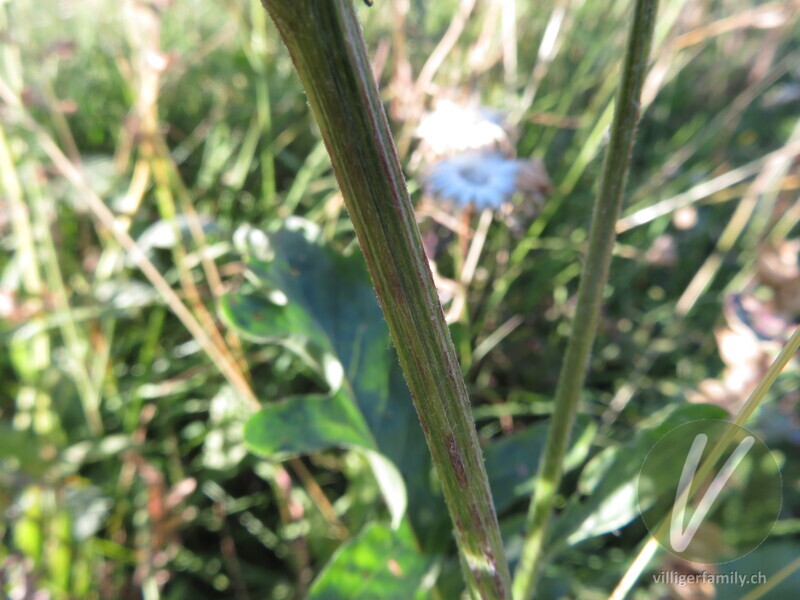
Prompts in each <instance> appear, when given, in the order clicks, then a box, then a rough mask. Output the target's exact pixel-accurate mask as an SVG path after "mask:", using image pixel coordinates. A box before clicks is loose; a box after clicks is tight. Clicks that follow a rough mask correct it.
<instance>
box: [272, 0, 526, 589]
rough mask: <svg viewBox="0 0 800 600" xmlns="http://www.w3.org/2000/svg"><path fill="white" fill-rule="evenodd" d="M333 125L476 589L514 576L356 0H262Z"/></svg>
mask: <svg viewBox="0 0 800 600" xmlns="http://www.w3.org/2000/svg"><path fill="white" fill-rule="evenodd" d="M263 3H264V6H265V7H266V9H267V11H268V12H269V14H270V16H271V17H272V19H273V21H274V22H275V24H276V25H277V27H278V31H279V32H280V35H281V37H282V39H283V41H284V43H285V44H286V46H287V48H288V50H289V54H290V55H291V57H292V60H293V62H294V65H295V68H296V69H297V72H298V74H299V75H300V79H301V81H302V83H303V86H304V88H305V90H306V93H307V94H308V99H309V103H310V105H311V109H312V111H313V113H314V117H315V119H316V121H317V123H318V125H319V127H320V131H321V132H322V137H323V140H324V141H325V146H326V147H327V149H328V153H329V154H330V157H331V162H332V163H333V168H334V172H335V174H336V178H337V181H338V182H339V187H340V189H341V191H342V195H343V197H344V200H345V204H346V206H347V209H348V211H349V213H350V218H351V219H352V221H353V226H354V229H355V231H356V234H357V236H358V240H359V243H360V245H361V249H362V251H363V252H364V255H365V257H366V260H367V266H368V267H369V271H370V275H371V276H372V281H373V283H374V284H375V288H376V291H377V294H378V299H379V300H380V303H381V306H382V308H383V312H384V315H385V317H386V321H387V323H388V325H389V332H390V334H391V336H392V340H393V341H394V344H395V347H396V349H397V354H398V357H399V359H400V365H401V367H402V369H403V374H404V375H405V377H406V381H407V382H408V385H409V388H410V390H411V395H412V398H413V400H414V405H415V407H416V409H417V413H418V415H419V418H420V423H421V425H422V429H423V431H424V433H425V437H426V440H427V442H428V447H429V449H430V451H431V456H432V458H433V462H434V465H435V466H436V469H437V472H438V474H439V478H440V480H441V484H442V490H443V492H444V497H445V500H446V502H447V507H448V509H449V511H450V515H451V517H452V519H453V523H454V525H455V533H456V541H457V543H458V546H459V550H460V553H461V564H462V565H463V567H464V575H465V579H466V584H467V589H468V590H469V591H470V593H471V594H472V596H473V597H477V598H486V599H502V598H510V587H511V583H510V580H511V578H510V574H509V570H508V564H507V562H506V558H505V553H504V550H503V543H502V539H501V537H500V529H499V526H498V523H497V517H496V515H495V511H494V506H493V503H492V496H491V492H490V490H489V483H488V477H487V475H486V470H485V468H484V465H483V456H482V453H481V450H480V447H479V445H478V438H477V433H476V431H475V424H474V421H473V418H472V413H471V410H470V404H469V397H468V394H467V390H466V385H465V384H464V379H463V377H462V374H461V369H460V366H459V364H458V359H457V358H456V354H455V349H454V348H453V343H452V340H451V338H450V332H449V330H448V328H447V325H446V323H445V320H444V315H443V314H442V308H441V305H440V303H439V299H438V296H437V293H436V288H435V286H434V283H433V278H432V276H431V272H430V268H429V267H428V263H427V260H426V259H425V254H424V252H423V249H422V244H421V241H420V235H419V229H418V228H417V224H416V219H415V217H414V212H413V208H412V206H411V201H410V199H409V197H408V192H407V190H406V187H405V181H404V178H403V174H402V170H401V168H400V162H399V160H398V158H397V153H396V150H395V147H394V142H393V141H392V137H391V133H390V130H389V124H388V121H387V120H386V116H385V114H384V111H383V107H382V104H381V100H380V96H379V95H378V90H377V87H376V85H375V81H374V78H373V74H372V70H371V68H370V64H369V61H368V59H367V54H366V48H365V47H364V42H363V38H362V35H361V28H360V25H359V23H358V20H357V18H356V14H355V10H354V8H353V5H352V0H263Z"/></svg>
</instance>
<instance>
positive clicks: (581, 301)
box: [513, 0, 658, 600]
mask: <svg viewBox="0 0 800 600" xmlns="http://www.w3.org/2000/svg"><path fill="white" fill-rule="evenodd" d="M657 4H658V2H657V0H637V1H636V8H635V12H634V17H633V24H632V26H631V32H630V36H629V38H628V48H627V51H626V54H625V63H624V66H623V73H622V81H621V83H620V88H619V92H618V95H617V102H616V108H615V114H614V121H613V124H612V127H611V140H610V142H609V146H608V150H607V152H606V158H605V163H604V165H603V174H602V178H601V180H600V188H599V190H598V193H597V198H596V200H595V204H594V210H593V214H592V225H591V230H590V232H589V248H588V251H587V254H586V262H585V263H584V266H583V269H582V272H581V280H580V284H579V287H578V301H577V305H576V307H575V319H574V322H573V326H572V334H571V335H570V339H569V343H568V345H567V352H566V355H565V357H564V364H563V366H562V368H561V373H560V375H559V380H558V386H557V388H556V399H555V411H554V413H553V421H552V423H551V424H550V428H549V430H548V437H547V442H546V445H545V450H544V453H543V455H542V461H541V463H540V464H539V472H538V474H537V484H536V492H535V494H534V497H533V500H532V502H531V506H530V511H529V513H528V532H527V535H526V538H525V544H524V546H523V550H522V556H521V558H520V563H519V567H518V569H517V572H516V574H515V578H514V587H513V592H514V598H515V599H516V600H527V599H528V598H531V597H533V593H534V590H535V589H536V578H537V572H538V570H539V568H540V566H541V565H540V564H539V563H540V558H541V555H542V546H543V543H544V541H545V538H546V532H547V526H548V523H549V521H550V517H551V514H552V511H553V501H554V499H555V495H556V493H557V491H558V487H559V485H560V483H561V476H562V471H563V468H562V465H563V461H564V455H565V453H566V451H567V446H568V444H569V436H570V431H571V429H572V426H573V423H574V421H575V414H576V413H577V410H578V404H579V402H580V397H581V389H582V388H583V384H584V381H585V379H586V369H587V365H588V362H589V357H590V355H591V350H592V344H593V343H594V338H595V332H596V330H597V323H598V319H599V315H600V306H601V303H602V300H603V292H604V291H605V287H606V283H607V281H608V272H609V267H610V264H611V254H612V250H613V247H614V238H615V233H614V226H615V223H616V221H617V219H618V218H619V214H620V209H621V207H622V198H623V194H624V191H625V182H626V178H627V174H628V165H629V163H630V156H631V151H632V149H633V139H634V134H635V131H636V124H637V122H638V120H639V98H640V96H641V90H642V85H643V82H644V78H645V75H646V73H647V62H648V58H649V54H650V42H651V39H652V36H653V25H654V23H655V15H656V9H657Z"/></svg>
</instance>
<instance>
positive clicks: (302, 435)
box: [220, 218, 441, 529]
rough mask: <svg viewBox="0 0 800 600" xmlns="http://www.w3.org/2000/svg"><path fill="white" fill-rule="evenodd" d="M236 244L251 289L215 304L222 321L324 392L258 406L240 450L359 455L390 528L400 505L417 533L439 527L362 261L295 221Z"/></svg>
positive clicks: (280, 455) (426, 464)
mask: <svg viewBox="0 0 800 600" xmlns="http://www.w3.org/2000/svg"><path fill="white" fill-rule="evenodd" d="M237 237H239V238H240V241H241V238H243V237H244V238H245V243H244V244H243V245H244V246H245V248H246V250H247V251H248V253H249V254H250V256H249V258H248V263H247V264H248V269H249V276H250V279H251V280H252V281H253V282H254V283H255V284H256V285H257V286H258V287H257V289H256V290H255V291H254V292H251V293H232V294H227V295H226V296H224V297H223V298H222V299H221V302H220V311H221V314H222V317H223V319H224V320H225V321H226V322H227V323H228V324H229V325H230V326H232V327H235V328H236V329H238V330H239V331H240V332H241V333H242V334H244V335H245V336H247V337H249V338H250V339H252V340H255V341H258V342H262V343H275V344H280V345H283V346H284V347H286V348H287V349H288V350H290V351H291V352H293V353H294V354H295V355H296V356H297V357H298V358H300V359H301V360H303V361H304V362H305V363H306V364H308V365H309V366H310V367H311V368H312V369H314V370H315V371H316V372H317V373H318V374H319V375H320V377H321V378H322V379H323V380H324V381H325V382H326V383H327V385H328V387H329V388H330V392H331V394H330V396H324V395H309V396H298V397H294V398H290V399H288V400H285V401H283V402H278V403H274V404H269V405H267V406H265V408H264V409H263V410H262V411H261V412H259V413H258V414H256V415H255V416H253V417H252V418H251V419H250V421H248V423H247V427H246V433H245V439H246V442H247V443H248V444H249V445H250V447H251V449H253V450H254V451H256V452H258V453H259V454H263V455H265V456H269V457H271V458H276V459H279V460H282V459H285V458H287V457H289V456H296V455H298V454H307V453H309V452H314V451H317V450H322V449H325V448H330V447H342V446H346V447H352V448H360V449H362V450H363V451H365V452H366V457H367V458H368V460H369V462H370V464H371V465H372V467H373V472H374V474H375V477H376V480H377V481H378V484H379V485H380V487H381V491H382V494H383V496H384V498H385V499H386V502H387V505H388V506H389V508H390V512H391V514H392V520H393V522H394V523H395V524H397V523H398V522H399V520H400V518H401V517H402V514H403V511H404V509H405V498H406V497H409V498H413V499H414V501H415V502H416V503H417V504H418V508H419V510H414V511H412V519H414V521H415V525H416V526H417V528H418V529H421V528H424V527H423V526H422V525H421V523H422V522H423V521H427V522H430V521H431V520H435V518H438V517H436V513H437V512H438V511H431V506H436V507H438V506H439V505H441V501H438V500H436V499H435V498H433V496H432V495H431V492H430V490H429V489H428V473H429V471H430V457H429V455H428V452H427V448H426V445H425V440H424V438H423V435H422V431H421V429H420V427H419V424H418V419H417V415H416V412H415V410H414V406H413V404H412V402H411V397H410V395H409V392H408V388H407V386H406V383H405V381H404V379H403V377H402V374H401V372H400V368H399V364H398V362H397V358H396V356H395V354H394V351H393V350H392V349H391V341H390V338H389V332H388V329H387V327H386V324H385V322H384V320H383V314H382V312H381V309H380V306H379V305H378V302H377V299H376V297H375V292H374V290H373V288H372V285H371V284H370V282H369V277H368V275H367V270H366V266H365V264H364V259H363V257H362V256H361V255H360V254H357V253H356V254H353V255H350V256H342V255H340V254H338V253H336V252H334V251H333V250H331V249H330V248H328V247H327V246H325V245H324V244H323V241H322V239H321V236H320V233H319V229H318V228H317V227H316V226H315V225H313V224H312V223H310V222H308V221H305V220H302V219H298V218H292V219H289V220H288V221H287V223H286V226H285V227H284V228H283V229H281V230H279V231H277V232H274V233H271V234H268V235H267V234H264V233H262V232H260V231H257V230H252V229H251V230H249V231H246V230H245V231H243V232H241V231H240V232H239V233H237ZM259 257H260V258H259ZM376 454H379V455H382V456H383V457H385V459H383V460H381V459H380V458H376ZM386 459H388V461H387V460H386ZM392 465H394V466H392ZM398 470H399V473H400V474H401V475H402V476H401V475H399V474H398ZM402 482H405V486H404V487H405V488H407V489H408V490H409V492H408V493H406V490H405V489H402V488H403V486H402V485H401V484H402Z"/></svg>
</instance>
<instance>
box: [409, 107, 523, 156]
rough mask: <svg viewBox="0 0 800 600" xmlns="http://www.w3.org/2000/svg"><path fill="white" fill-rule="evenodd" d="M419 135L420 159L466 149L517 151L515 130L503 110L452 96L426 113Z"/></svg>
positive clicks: (504, 152)
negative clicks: (513, 137) (462, 101)
mask: <svg viewBox="0 0 800 600" xmlns="http://www.w3.org/2000/svg"><path fill="white" fill-rule="evenodd" d="M416 136H417V138H419V140H420V145H419V150H418V155H419V159H420V160H421V161H424V162H431V161H434V160H438V159H441V158H446V157H450V156H453V155H454V154H459V153H462V152H474V151H482V150H486V151H492V152H498V153H502V154H506V155H511V154H512V153H513V148H512V143H511V132H510V131H509V130H508V129H507V128H506V126H505V125H504V123H503V120H502V118H501V117H500V115H499V114H497V113H495V112H494V111H491V110H489V109H487V108H483V107H479V106H476V107H471V106H462V105H459V104H456V103H455V102H451V101H450V100H439V101H438V102H437V103H436V108H435V109H434V110H433V111H432V112H430V113H427V114H426V115H425V116H423V117H422V120H421V121H420V124H419V127H418V128H417V131H416Z"/></svg>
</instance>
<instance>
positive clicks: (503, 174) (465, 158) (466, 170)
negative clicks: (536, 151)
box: [425, 153, 520, 209]
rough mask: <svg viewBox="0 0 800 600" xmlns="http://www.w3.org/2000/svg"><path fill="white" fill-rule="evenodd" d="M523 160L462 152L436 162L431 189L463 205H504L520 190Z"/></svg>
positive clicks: (428, 180)
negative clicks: (518, 186)
mask: <svg viewBox="0 0 800 600" xmlns="http://www.w3.org/2000/svg"><path fill="white" fill-rule="evenodd" d="M519 169H520V164H519V162H518V161H515V160H511V159H508V158H506V157H505V156H503V155H502V154H499V153H472V154H462V155H459V156H455V157H453V158H448V159H446V160H442V161H440V162H438V163H436V164H435V165H433V166H432V167H431V169H430V171H429V172H428V175H427V177H426V179H425V185H426V187H427V189H428V191H429V192H430V193H432V194H433V195H435V196H437V197H439V198H442V199H448V200H452V201H453V202H456V203H457V204H460V205H462V206H467V205H469V204H473V205H474V206H475V207H476V208H478V209H482V208H487V207H488V208H494V209H497V208H500V206H501V205H502V204H503V203H504V202H508V201H509V200H510V199H511V196H512V195H513V194H514V192H515V191H516V190H517V175H518V174H519Z"/></svg>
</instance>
